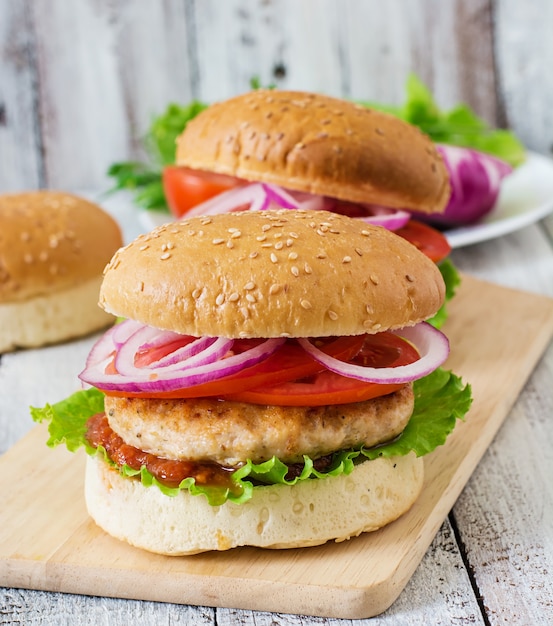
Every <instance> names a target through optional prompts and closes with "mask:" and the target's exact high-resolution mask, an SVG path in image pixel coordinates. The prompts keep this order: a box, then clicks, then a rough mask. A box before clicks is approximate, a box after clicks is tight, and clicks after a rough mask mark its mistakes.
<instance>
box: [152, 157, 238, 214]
mask: <svg viewBox="0 0 553 626" xmlns="http://www.w3.org/2000/svg"><path fill="white" fill-rule="evenodd" d="M162 181H163V191H164V194H165V199H166V200H167V204H168V205H169V209H170V210H171V213H172V214H173V215H174V216H175V217H177V218H179V217H182V216H183V215H184V214H185V213H187V212H188V211H190V209H192V208H194V207H195V206H197V205H198V204H201V203H202V202H205V201H206V200H209V199H210V198H213V197H214V196H216V195H218V194H220V193H223V191H228V190H229V189H232V188H234V187H238V186H240V185H243V184H245V181H243V180H241V179H240V178H235V177H234V176H227V175H225V174H216V173H214V172H203V171H201V170H193V169H191V168H188V167H180V166H177V165H168V166H167V167H165V168H164V169H163V176H162Z"/></svg>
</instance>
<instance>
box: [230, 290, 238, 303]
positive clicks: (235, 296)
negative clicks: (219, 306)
mask: <svg viewBox="0 0 553 626" xmlns="http://www.w3.org/2000/svg"><path fill="white" fill-rule="evenodd" d="M238 298H240V296H239V295H238V294H237V293H236V291H233V292H232V293H231V294H230V296H229V297H228V299H229V302H236V301H237V300H238Z"/></svg>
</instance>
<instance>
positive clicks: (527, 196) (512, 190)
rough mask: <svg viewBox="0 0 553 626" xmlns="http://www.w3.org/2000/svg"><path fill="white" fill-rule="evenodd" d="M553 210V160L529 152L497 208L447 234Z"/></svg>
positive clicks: (146, 217) (154, 221) (498, 226)
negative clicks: (474, 222) (479, 219)
mask: <svg viewBox="0 0 553 626" xmlns="http://www.w3.org/2000/svg"><path fill="white" fill-rule="evenodd" d="M552 211H553V160H551V159H549V158H548V157H545V156H542V155H540V154H537V153H535V152H530V151H529V152H528V153H527V159H526V161H525V162H524V163H523V164H522V165H521V166H520V167H518V168H517V169H516V170H515V171H514V172H513V173H512V174H510V175H509V176H508V177H507V178H505V179H504V181H503V183H502V185H501V192H500V194H499V198H498V201H497V203H496V206H495V207H494V208H493V209H492V211H491V212H490V213H488V215H487V216H486V217H484V218H483V219H482V220H481V221H480V222H478V223H476V224H473V225H471V226H463V227H459V228H453V229H451V230H447V231H445V233H444V234H445V235H446V237H447V239H448V241H449V244H450V246H451V247H452V248H462V247H463V246H468V245H471V244H473V243H479V242H481V241H487V240H488V239H495V238H496V237H501V236H502V235H506V234H507V233H512V232H514V231H516V230H519V229H521V228H524V226H528V225H529V224H533V223H534V222H537V221H538V220H540V219H542V218H543V217H545V216H546V215H548V214H549V213H551V212H552ZM140 217H141V221H142V225H143V226H144V227H145V228H147V229H148V230H150V229H151V228H154V227H155V226H159V225H160V224H163V223H165V222H168V221H170V219H171V217H170V216H169V215H167V214H166V213H163V214H160V213H156V212H154V211H141V212H140Z"/></svg>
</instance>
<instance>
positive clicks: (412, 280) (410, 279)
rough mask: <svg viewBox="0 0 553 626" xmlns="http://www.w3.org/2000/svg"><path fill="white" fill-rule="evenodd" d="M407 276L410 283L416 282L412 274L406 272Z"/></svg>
mask: <svg viewBox="0 0 553 626" xmlns="http://www.w3.org/2000/svg"><path fill="white" fill-rule="evenodd" d="M405 278H406V279H407V281H408V282H410V283H414V282H415V279H414V278H413V277H412V276H411V274H405Z"/></svg>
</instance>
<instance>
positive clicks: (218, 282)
mask: <svg viewBox="0 0 553 626" xmlns="http://www.w3.org/2000/svg"><path fill="white" fill-rule="evenodd" d="M444 292H445V287H444V282H443V279H442V276H441V274H440V271H439V270H438V269H437V267H436V265H435V264H434V263H433V262H432V261H430V260H429V259H428V258H427V257H425V256H424V255H423V254H421V253H420V252H419V251H418V250H417V249H416V248H415V247H414V246H413V245H412V244H410V243H408V242H407V241H405V240H404V239H402V238H400V237H398V236H397V235H394V234H393V233H391V232H389V231H387V230H385V229H384V228H382V227H379V226H373V225H369V224H366V223H364V222H362V221H360V220H352V219H350V218H348V217H345V216H342V215H339V214H335V213H329V212H326V211H300V210H287V209H282V210H278V211H258V212H240V213H232V214H220V215H215V216H210V217H206V216H203V217H193V218H189V219H184V220H182V221H179V222H175V223H171V224H167V225H164V226H161V227H159V228H157V229H155V230H153V231H152V232H151V233H149V234H147V235H141V236H139V237H138V238H137V239H136V240H135V241H134V242H133V243H131V244H130V245H128V246H126V247H125V248H122V249H120V250H119V251H118V252H117V253H116V254H115V255H114V257H113V259H112V261H111V262H110V264H109V265H108V266H107V268H106V271H105V276H104V281H103V284H102V288H101V292H100V305H101V306H102V307H103V308H104V309H105V310H106V311H108V312H110V313H112V314H113V315H117V316H122V317H126V318H130V319H133V320H137V321H139V322H142V323H144V324H148V325H150V326H154V327H156V328H160V329H166V330H172V331H175V332H179V333H183V334H188V335H193V336H196V337H200V336H224V337H231V338H242V337H264V338H271V337H323V336H339V335H359V334H363V333H374V332H380V331H384V330H387V329H395V328H400V327H403V326H409V325H413V324H416V323H418V322H420V321H423V320H425V319H427V318H429V317H430V316H432V315H433V314H434V313H435V312H436V311H437V310H438V309H439V308H440V306H441V304H442V303H443V300H444Z"/></svg>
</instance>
